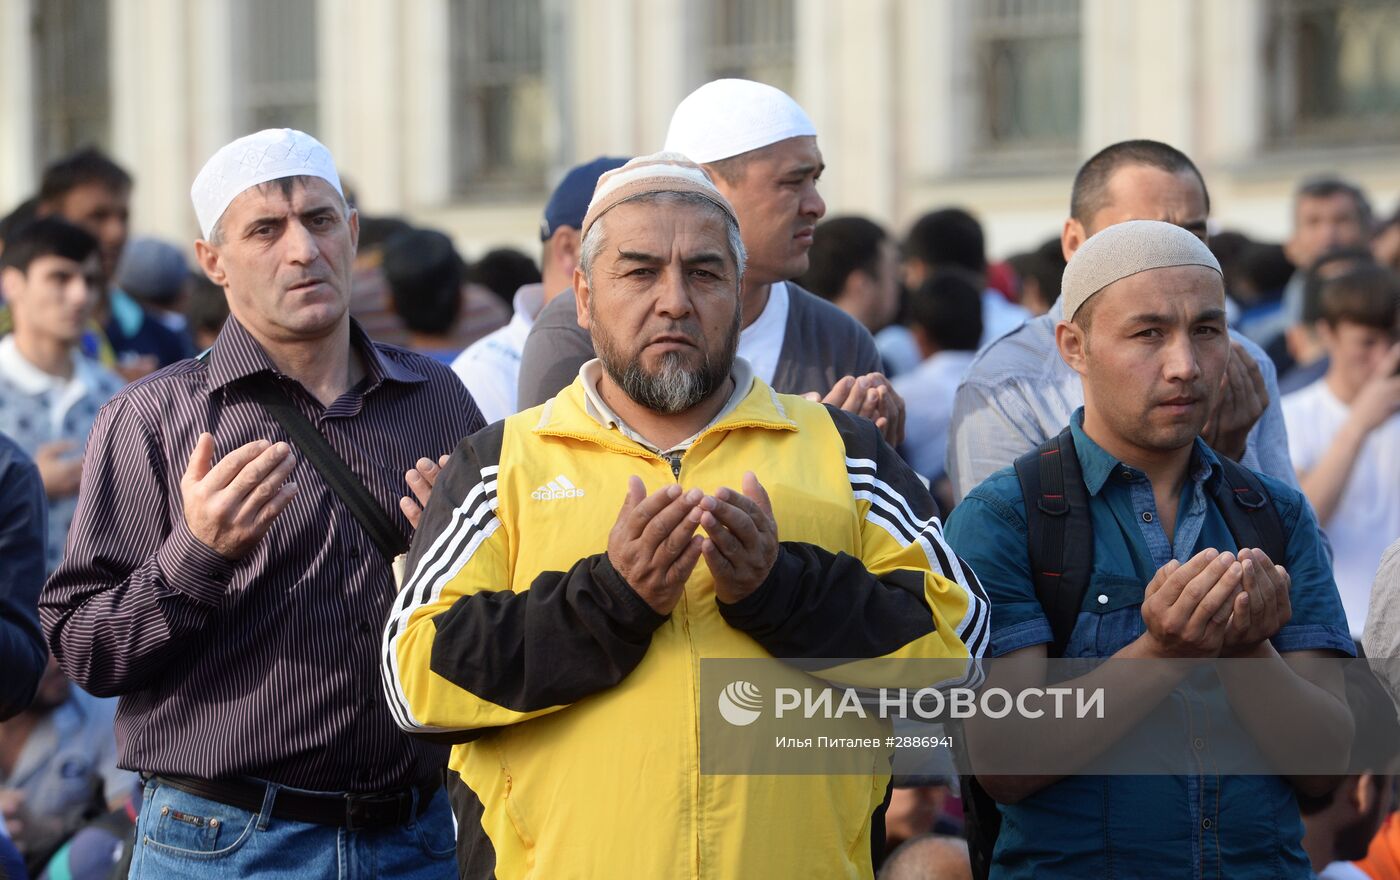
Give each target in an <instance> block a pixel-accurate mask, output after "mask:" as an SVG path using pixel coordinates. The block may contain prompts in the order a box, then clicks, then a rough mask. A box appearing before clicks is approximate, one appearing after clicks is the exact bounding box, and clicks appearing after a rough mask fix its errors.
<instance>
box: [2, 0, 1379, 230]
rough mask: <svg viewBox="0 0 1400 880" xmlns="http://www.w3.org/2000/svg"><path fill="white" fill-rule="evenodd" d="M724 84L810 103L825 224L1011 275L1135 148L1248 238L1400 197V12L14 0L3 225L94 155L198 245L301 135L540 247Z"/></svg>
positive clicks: (1181, 3)
mask: <svg viewBox="0 0 1400 880" xmlns="http://www.w3.org/2000/svg"><path fill="white" fill-rule="evenodd" d="M725 75H736V76H747V77H750V78H754V79H761V80H764V81H767V82H771V83H773V84H775V85H778V86H781V87H783V88H785V89H787V90H788V91H790V92H791V93H792V94H793V95H794V96H795V97H796V98H797V99H798V101H799V102H800V103H801V104H802V105H803V106H804V107H805V108H806V109H807V110H808V112H809V113H810V114H811V116H812V118H813V120H814V121H815V123H816V125H817V129H818V131H819V132H820V138H819V142H820V145H821V148H822V151H823V153H824V155H825V157H826V161H827V165H828V168H827V171H826V174H825V175H824V177H823V178H822V181H823V182H822V192H823V194H824V196H825V197H826V198H827V201H828V204H829V211H830V213H831V214H838V213H862V214H866V215H869V216H871V217H872V218H874V219H876V220H878V221H880V222H883V223H885V224H887V225H889V226H891V227H892V228H894V229H895V230H897V231H900V232H902V231H903V229H904V228H905V227H906V226H907V225H908V223H909V222H910V221H912V220H913V219H914V218H915V217H916V216H918V215H919V214H920V213H922V212H924V211H926V210H929V209H931V208H935V207H940V206H945V205H963V206H966V207H968V208H970V209H971V210H973V211H974V213H976V214H978V215H979V216H980V217H981V218H982V220H983V222H984V224H985V225H986V226H987V230H988V236H989V250H990V251H991V253H992V254H993V255H994V256H1002V255H1005V254H1007V253H1010V252H1012V251H1014V250H1018V249H1022V248H1025V247H1029V246H1032V245H1034V244H1036V243H1037V242H1039V241H1041V240H1043V239H1045V238H1047V237H1049V236H1051V235H1055V234H1057V232H1058V229H1059V226H1060V224H1061V222H1062V221H1063V219H1064V216H1065V214H1066V212H1067V208H1068V194H1069V183H1070V178H1071V175H1072V174H1073V172H1074V169H1075V167H1076V166H1077V164H1078V163H1079V162H1080V161H1082V159H1083V158H1084V157H1086V156H1088V155H1090V154H1091V153H1093V152H1094V151H1095V150H1097V149H1098V148H1100V147H1102V146H1104V145H1105V144H1108V143H1111V142H1113V141H1115V140H1120V139H1123V138H1128V137H1152V138H1158V139H1161V140H1165V141H1168V142H1170V143H1172V144H1174V145H1176V146H1178V147H1180V148H1182V149H1183V150H1185V151H1186V152H1187V153H1188V154H1190V155H1191V156H1192V157H1193V158H1194V159H1196V160H1197V162H1198V163H1199V164H1200V165H1201V167H1202V170H1203V171H1204V173H1205V175H1206V179H1207V181H1208V183H1209V184H1210V187H1211V191H1212V193H1211V194H1212V199H1213V207H1214V215H1215V218H1216V220H1217V221H1218V224H1219V225H1220V226H1221V227H1223V228H1235V229H1240V230H1242V231H1245V232H1247V233H1249V234H1251V235H1254V236H1256V237H1261V238H1274V239H1278V238H1281V237H1282V236H1284V235H1286V233H1287V231H1288V226H1289V199H1290V194H1291V192H1292V189H1293V187H1294V186H1295V185H1296V183H1297V182H1298V180H1299V179H1301V178H1302V177H1305V176H1308V175H1310V174H1314V173H1319V172H1334V173H1340V174H1343V175H1346V176H1348V177H1351V178H1354V179H1355V180H1357V181H1358V182H1359V183H1361V184H1362V185H1363V186H1364V187H1365V188H1366V189H1367V190H1368V192H1370V193H1371V195H1372V198H1373V199H1374V200H1375V202H1376V205H1377V208H1378V210H1380V211H1383V212H1389V211H1391V210H1393V209H1394V208H1395V207H1396V202H1397V199H1400V4H1397V3H1395V2H1394V0H1165V2H1164V0H392V2H391V0H0V119H3V120H4V125H3V126H0V211H8V210H9V209H10V208H11V207H13V206H14V205H15V204H17V203H18V202H19V201H20V200H22V199H23V198H25V197H26V196H28V195H30V194H31V193H32V191H33V189H34V187H35V185H36V182H37V177H38V171H39V169H41V168H42V166H43V165H44V164H45V163H46V162H47V161H49V160H51V159H53V158H55V157H56V156H58V155H61V154H62V153H63V152H65V151H67V150H69V149H72V148H74V147H76V146H79V145H82V144H86V143H96V144H98V145H100V146H102V147H104V148H106V149H108V150H109V151H110V152H111V153H112V154H113V155H114V156H115V157H116V158H117V159H118V160H119V161H120V162H122V163H123V164H124V165H126V166H127V167H128V168H129V169H130V170H131V171H132V173H133V174H134V175H135V177H136V181H137V187H136V191H135V196H134V204H133V222H134V226H135V229H136V231H138V232H143V233H148V234H156V235H161V236H165V237H168V238H171V239H173V240H176V241H189V240H192V239H193V237H194V235H195V234H196V226H195V221H194V215H193V211H192V210H191V208H190V206H189V200H188V197H187V192H188V187H189V184H190V181H191V180H192V179H193V177H194V175H195V173H196V172H197V171H198V169H199V166H200V163H201V162H202V161H203V159H204V158H205V157H207V156H208V155H210V154H211V153H212V152H213V151H214V150H215V149H216V148H217V147H218V146H220V145H221V144H223V143H225V142H227V141H229V140H231V139H232V138H234V137H236V136H238V135H240V134H243V133H246V132H248V131H252V130H256V129H258V128H263V127H267V126H273V125H292V126H296V127H300V128H304V129H306V130H308V131H310V132H312V133H314V134H315V135H316V136H317V137H319V138H320V139H321V140H323V141H324V142H325V143H326V144H327V146H329V147H330V149H331V151H332V152H333V153H334V154H335V156H336V158H337V160H338V162H339V164H340V166H341V170H342V173H343V175H344V176H345V178H346V180H347V182H348V183H350V185H351V186H352V187H353V188H354V190H355V193H356V197H357V200H358V203H359V206H360V208H361V210H363V211H365V212H367V213H371V214H396V215H402V216H404V217H406V218H407V219H409V220H411V221H413V222H415V223H420V224H424V225H430V226H435V227H438V228H442V229H444V230H446V231H448V232H450V233H452V234H453V235H454V236H455V237H456V239H457V241H458V244H459V247H461V248H462V250H463V251H464V252H465V253H467V254H468V255H475V254H479V253H481V252H482V251H484V250H485V249H487V248H488V247H491V246H494V245H499V244H513V245H515V246H518V247H523V248H525V249H526V250H527V251H529V252H533V249H534V248H535V247H536V245H537V243H538V235H537V229H538V224H539V213H540V207H541V205H542V203H543V200H544V198H545V197H546V195H547V193H548V190H549V188H550V186H551V185H552V183H553V181H555V180H556V179H557V177H558V175H559V174H561V173H562V172H563V171H564V170H565V169H567V168H568V167H569V166H570V165H571V164H573V163H575V162H578V161H582V160H586V159H588V158H591V157H593V156H595V155H599V154H604V153H608V154H626V155H633V154H638V153H645V152H651V151H654V150H657V149H659V148H660V147H661V144H662V141H663V139H664V136H665V131H666V126H667V123H668V122H669V119H670V114H671V111H672V109H673V108H674V107H675V105H676V103H677V102H678V101H679V100H680V99H681V98H682V97H683V96H684V95H685V94H687V93H688V92H689V91H690V90H691V89H692V88H694V87H695V86H696V85H698V84H700V83H702V82H704V81H706V80H707V79H710V78H713V77H715V76H725Z"/></svg>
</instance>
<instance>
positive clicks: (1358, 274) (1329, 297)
mask: <svg viewBox="0 0 1400 880" xmlns="http://www.w3.org/2000/svg"><path fill="white" fill-rule="evenodd" d="M1321 313H1322V314H1321V316H1320V318H1321V320H1323V321H1325V322H1326V323H1327V325H1328V326H1329V327H1336V326H1337V325H1338V324H1340V323H1341V322H1342V321H1346V322H1348V323H1351V324H1361V325H1362V326H1365V327H1372V328H1375V329H1377V330H1386V331H1389V332H1391V333H1394V332H1395V331H1396V328H1397V324H1396V321H1397V319H1400V275H1396V274H1395V273H1394V272H1392V271H1391V270H1390V269H1387V268H1385V267H1384V266H1376V265H1362V266H1359V267H1357V268H1355V269H1352V270H1351V271H1349V272H1347V273H1346V274H1344V275H1338V276H1337V277H1335V278H1329V279H1327V280H1325V281H1323V282H1322V296H1321Z"/></svg>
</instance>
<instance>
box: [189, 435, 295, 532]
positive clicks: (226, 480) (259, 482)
mask: <svg viewBox="0 0 1400 880" xmlns="http://www.w3.org/2000/svg"><path fill="white" fill-rule="evenodd" d="M296 462H297V459H296V456H295V455H293V454H292V449H291V447H290V446H289V445H287V444H286V443H270V442H269V441H267V440H254V441H253V442H252V443H245V444H244V445H242V446H240V447H238V448H237V449H235V450H233V451H232V452H230V453H229V454H228V455H225V456H224V457H223V458H222V459H220V460H219V463H218V464H215V463H214V437H213V435H211V434H207V433H205V434H200V435H199V441H198V442H197V443H195V446H194V450H193V451H192V452H190V460H189V464H188V465H186V467H185V473H184V475H183V476H181V477H180V494H181V496H182V497H183V499H184V504H185V522H186V523H188V525H189V529H190V532H191V534H193V535H194V536H195V538H196V539H198V540H199V542H200V543H202V544H204V545H205V546H206V547H208V548H209V549H211V550H213V551H214V552H215V553H218V554H219V555H220V556H222V557H224V558H225V559H239V558H241V557H242V556H243V555H244V554H246V553H247V552H248V551H249V550H251V549H252V548H253V546H254V545H255V544H257V543H258V541H260V540H262V536H263V535H265V534H267V530H268V529H269V528H271V527H272V521H273V520H274V519H276V518H277V515H278V514H279V513H281V512H282V511H283V510H284V509H285V508H286V506H287V505H288V504H290V503H291V501H292V496H293V495H295V494H296V491H297V484H296V483H289V482H287V478H288V477H289V476H291V473H292V468H293V467H295V466H296Z"/></svg>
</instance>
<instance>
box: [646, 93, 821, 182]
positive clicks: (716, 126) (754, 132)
mask: <svg viewBox="0 0 1400 880" xmlns="http://www.w3.org/2000/svg"><path fill="white" fill-rule="evenodd" d="M816 133H817V129H816V128H815V127H814V126H813V125H812V120H810V119H808V118H807V114H806V113H805V112H803V110H802V108H801V107H799V106H797V102H796V101H794V100H793V99H792V98H790V97H788V95H787V93H786V92H784V91H783V90H782V89H776V88H774V87H773V86H770V85H765V84H763V83H759V82H754V81H752V80H747V79H717V80H714V81H712V82H707V83H705V84H704V85H703V86H701V87H700V88H698V89H696V90H695V91H693V92H691V93H690V94H689V95H686V97H685V100H683V101H681V102H680V104H678V105H677V106H676V112H675V113H673V114H672V115H671V127H670V128H669V129H667V131H666V146H665V147H663V148H662V149H664V150H665V151H666V152H668V153H680V154H681V155H682V156H687V157H689V158H690V160H691V161H692V162H699V163H700V164H702V165H703V164H705V163H707V162H718V161H719V160H721V159H728V158H729V157H730V156H737V155H739V154H740V153H747V152H748V151H749V150H757V149H758V148H759V147H766V146H768V145H769V144H776V143H777V142H778V141H785V140H787V139H788V138H794V137H804V136H807V135H815V134H816Z"/></svg>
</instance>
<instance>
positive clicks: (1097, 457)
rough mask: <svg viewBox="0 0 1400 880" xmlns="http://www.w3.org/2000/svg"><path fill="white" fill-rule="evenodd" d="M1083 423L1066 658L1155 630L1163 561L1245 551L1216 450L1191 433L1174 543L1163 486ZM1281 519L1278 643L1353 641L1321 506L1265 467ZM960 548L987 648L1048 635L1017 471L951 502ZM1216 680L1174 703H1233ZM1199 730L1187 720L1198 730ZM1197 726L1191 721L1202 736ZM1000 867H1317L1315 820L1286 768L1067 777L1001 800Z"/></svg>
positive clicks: (1159, 870)
mask: <svg viewBox="0 0 1400 880" xmlns="http://www.w3.org/2000/svg"><path fill="white" fill-rule="evenodd" d="M1083 421H1084V410H1083V408H1082V407H1081V408H1079V409H1078V410H1076V411H1075V413H1074V415H1073V416H1072V418H1071V422H1070V425H1071V431H1072V432H1073V435H1074V444H1075V450H1076V452H1077V454H1078V457H1079V463H1080V466H1081V469H1082V472H1083V477H1084V484H1085V488H1086V489H1087V490H1088V493H1089V510H1090V518H1091V521H1092V523H1093V531H1094V565H1093V570H1092V573H1091V575H1090V582H1089V588H1088V589H1087V590H1086V591H1085V594H1084V601H1083V605H1082V606H1081V608H1080V612H1079V619H1078V622H1077V623H1076V624H1075V627H1074V630H1073V632H1072V634H1071V636H1070V640H1069V644H1068V646H1067V648H1066V650H1065V656H1066V657H1098V658H1102V657H1109V656H1111V655H1113V654H1115V653H1117V652H1118V651H1119V650H1120V649H1122V648H1124V647H1125V646H1127V645H1128V644H1129V643H1131V642H1133V641H1134V640H1135V639H1137V638H1138V637H1139V636H1141V635H1142V634H1143V633H1144V632H1145V631H1146V626H1145V625H1144V623H1143V620H1142V610H1141V608H1142V599H1143V591H1144V589H1145V587H1146V585H1147V583H1148V582H1149V581H1150V580H1151V579H1152V576H1153V575H1154V574H1155V573H1156V571H1157V569H1158V568H1160V567H1161V566H1163V565H1165V564H1166V563H1167V562H1169V561H1170V560H1172V559H1173V558H1175V559H1179V560H1181V561H1183V562H1184V561H1186V560H1187V559H1189V558H1190V557H1192V556H1194V555H1196V554H1197V553H1199V552H1200V551H1202V550H1205V549H1207V548H1215V549H1217V550H1220V551H1222V552H1223V551H1231V552H1234V551H1235V550H1237V549H1238V548H1237V547H1236V546H1235V542H1234V539H1233V538H1232V537H1231V535H1230V530H1229V527H1228V526H1227V525H1226V522H1225V518H1224V516H1223V515H1222V514H1221V513H1220V511H1219V510H1218V509H1217V508H1216V506H1215V504H1214V503H1213V502H1212V500H1211V498H1210V488H1211V485H1212V481H1214V480H1219V479H1222V477H1221V469H1220V462H1219V459H1218V458H1217V457H1216V455H1215V453H1214V452H1213V451H1212V450H1211V449H1210V447H1208V446H1207V445H1206V444H1205V443H1204V442H1203V441H1202V440H1201V439H1200V438H1197V439H1196V441H1195V449H1194V450H1193V452H1192V456H1191V463H1190V479H1188V480H1187V481H1186V482H1185V485H1184V486H1183V487H1182V495H1181V499H1180V501H1179V503H1178V507H1177V520H1176V529H1175V531H1174V533H1173V534H1174V538H1173V540H1170V541H1169V540H1168V539H1167V536H1166V532H1165V530H1164V529H1163V528H1162V524H1161V522H1160V521H1159V517H1158V513H1157V505H1156V501H1155V498H1154V496H1153V493H1152V486H1151V483H1150V482H1149V481H1148V479H1147V477H1146V475H1145V474H1143V473H1142V472H1141V471H1139V470H1137V469H1135V468H1132V467H1129V466H1127V465H1124V464H1122V463H1121V462H1119V461H1117V460H1116V459H1114V457H1113V456H1111V455H1110V454H1109V453H1108V452H1106V451H1105V450H1104V449H1103V448H1102V447H1100V446H1099V445H1098V444H1097V443H1095V442H1094V441H1092V440H1090V439H1089V437H1088V436H1087V435H1086V434H1085V433H1084V430H1083ZM1260 480H1261V481H1262V482H1263V484H1264V487H1265V488H1266V489H1267V490H1268V493H1269V495H1270V497H1271V498H1272V499H1273V502H1274V506H1275V508H1276V509H1277V510H1278V513H1279V516H1280V519H1281V520H1282V522H1283V529H1284V534H1285V536H1286V540H1287V551H1286V559H1284V560H1275V562H1281V563H1282V564H1283V566H1284V567H1285V568H1287V569H1288V571H1289V573H1290V575H1291V576H1292V588H1291V590H1290V599H1291V602H1292V608H1293V616H1292V618H1291V620H1290V621H1289V623H1288V625H1287V626H1285V627H1283V628H1282V629H1281V630H1280V631H1279V632H1278V634H1277V635H1275V636H1274V637H1273V639H1272V640H1271V641H1272V643H1273V645H1274V647H1275V648H1276V649H1277V650H1278V651H1279V652H1281V653H1286V652H1289V651H1304V650H1333V651H1337V652H1340V653H1342V654H1346V655H1352V654H1353V653H1354V652H1353V645H1352V640H1351V638H1350V636H1349V635H1348V629H1347V624H1346V618H1345V616H1344V614H1343V612H1342V605H1341V599H1340V598H1339V596H1338V594H1337V587H1336V584H1335V583H1334V582H1333V580H1332V573H1331V567H1330V566H1329V565H1328V563H1327V558H1326V555H1325V553H1324V551H1323V548H1322V543H1321V539H1320V536H1319V533H1318V528H1317V522H1316V520H1315V519H1314V518H1313V514H1312V510H1311V508H1309V507H1308V505H1307V504H1305V503H1304V501H1303V496H1302V495H1301V494H1300V493H1299V492H1298V491H1297V490H1295V489H1291V488H1289V487H1287V486H1285V485H1284V484H1283V483H1281V482H1279V481H1278V480H1274V479H1272V478H1270V477H1268V476H1265V475H1260ZM945 535H946V537H947V540H948V543H949V544H950V545H951V546H952V547H953V549H954V550H955V551H956V552H957V553H958V555H959V556H961V557H962V558H963V559H964V560H965V561H966V562H967V563H968V564H969V565H971V566H972V568H973V570H974V571H976V572H977V576H978V578H979V579H981V581H982V584H983V586H984V587H985V588H986V590H987V594H988V596H989V597H990V599H991V602H992V641H991V646H990V647H989V648H988V650H987V655H988V656H1000V655H1003V654H1008V653H1011V652H1013V651H1017V650H1020V649H1022V648H1025V647H1029V646H1031V645H1038V644H1045V643H1048V642H1050V641H1051V633H1050V624H1049V621H1048V620H1047V618H1046V616H1045V613H1044V611H1043V610H1042V608H1041V606H1040V603H1039V602H1038V601H1037V600H1036V596H1035V587H1034V584H1033V582H1032V580H1031V574H1030V564H1029V560H1028V557H1027V549H1026V546H1027V545H1026V540H1027V538H1026V535H1027V527H1026V517H1025V505H1024V503H1023V501H1022V498H1021V487H1020V483H1019V482H1018V480H1017V478H1016V474H1015V471H1014V470H1013V469H1012V468H1005V469H1003V470H1001V471H998V472H997V473H996V474H993V475H992V476H991V477H990V478H988V479H987V481H986V482H984V483H982V484H981V485H980V486H978V487H977V488H976V489H974V490H973V491H972V492H971V493H970V494H969V495H968V496H967V498H966V499H964V500H963V502H962V503H961V504H959V505H958V506H957V507H956V508H955V509H954V510H953V513H952V514H951V516H950V517H949V519H948V524H947V528H946V530H945ZM1224 699H1225V697H1224V692H1223V689H1222V688H1221V687H1220V685H1219V683H1218V680H1214V681H1213V684H1212V683H1206V684H1205V685H1203V686H1195V683H1194V682H1193V685H1192V686H1190V687H1184V688H1183V689H1182V690H1181V691H1179V692H1178V693H1177V694H1174V695H1173V696H1172V697H1171V698H1169V701H1168V703H1167V704H1166V707H1165V709H1164V710H1163V711H1169V712H1177V713H1181V716H1182V717H1184V718H1186V719H1189V718H1190V717H1191V715H1192V713H1193V707H1192V705H1191V704H1192V703H1194V702H1195V701H1197V700H1200V701H1204V702H1208V703H1214V704H1218V701H1221V700H1224ZM1186 726H1187V727H1188V729H1190V728H1189V724H1187V725H1186ZM1193 732H1194V731H1193ZM1213 746H1216V747H1218V748H1221V749H1226V748H1230V749H1233V748H1238V747H1239V743H1238V742H1229V743H1215V742H1213V741H1212V739H1211V737H1210V736H1208V735H1195V736H1191V737H1189V738H1188V739H1187V740H1186V741H1183V742H1182V743H1181V744H1180V747H1181V748H1182V750H1183V751H1187V750H1189V751H1194V752H1195V753H1197V754H1198V755H1199V757H1200V758H1201V759H1202V760H1201V765H1202V766H1205V767H1209V766H1211V763H1212V761H1211V760H1210V758H1211V756H1210V752H1211V749H1212V747H1213ZM1001 812H1002V823H1003V824H1002V828H1001V833H1000V835H999V837H998V839H997V848H996V856H995V861H996V870H995V873H994V876H997V877H1074V878H1081V877H1095V878H1113V877H1131V878H1136V877H1172V878H1177V877H1216V876H1226V877H1231V878H1242V877H1259V878H1278V877H1300V878H1301V877H1308V876H1310V871H1309V868H1308V859H1307V857H1306V855H1305V854H1304V852H1303V849H1302V843H1301V841H1302V835H1303V827H1302V822H1301V820H1300V818H1299V814H1298V805H1297V802H1296V800H1295V798H1294V796H1293V790H1292V787H1291V786H1290V785H1289V784H1288V782H1287V781H1286V780H1284V779H1282V778H1281V777H1277V776H1222V775H1198V776H1168V775H1161V776H1087V775H1086V776H1070V777H1066V778H1065V779H1062V780H1060V781H1059V782H1056V783H1054V784H1052V785H1050V786H1047V787H1046V788H1044V789H1041V790H1040V791H1039V792H1036V793H1035V794H1034V795H1031V796H1030V797H1028V798H1026V799H1024V800H1022V801H1021V802H1019V803H1017V804H1015V805H1011V806H1002V807H1001Z"/></svg>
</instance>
